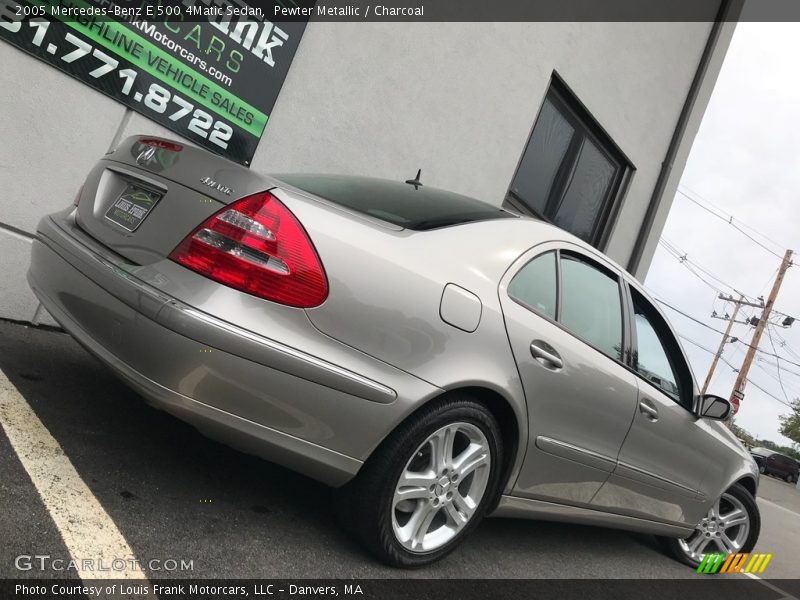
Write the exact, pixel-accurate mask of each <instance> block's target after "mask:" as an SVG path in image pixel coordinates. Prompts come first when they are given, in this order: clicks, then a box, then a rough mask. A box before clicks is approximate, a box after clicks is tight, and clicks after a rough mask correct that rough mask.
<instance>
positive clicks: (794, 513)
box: [758, 498, 800, 517]
mask: <svg viewBox="0 0 800 600" xmlns="http://www.w3.org/2000/svg"><path fill="white" fill-rule="evenodd" d="M758 502H763V503H764V504H769V505H770V506H774V507H775V508H779V509H781V510H783V511H786V512H788V513H789V514H791V515H794V516H795V517H800V513H798V512H795V511H793V510H792V509H790V508H786V507H785V506H781V505H780V504H775V503H774V502H770V501H769V500H765V499H764V498H759V499H758Z"/></svg>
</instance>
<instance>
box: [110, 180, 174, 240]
mask: <svg viewBox="0 0 800 600" xmlns="http://www.w3.org/2000/svg"><path fill="white" fill-rule="evenodd" d="M162 195H163V194H161V193H160V192H154V191H153V190H149V189H146V188H144V187H142V186H140V185H136V184H133V183H131V184H128V186H127V187H126V188H125V191H124V192H122V194H120V195H119V197H118V198H117V199H116V200H114V202H113V203H112V204H111V206H110V207H109V208H108V210H107V211H106V219H108V220H109V221H111V222H113V223H114V224H115V225H118V226H120V227H122V228H123V229H125V230H126V231H136V229H137V228H138V227H139V225H141V224H142V221H144V220H145V218H146V217H147V215H149V214H150V212H151V211H152V210H153V208H154V207H155V205H156V204H158V201H159V200H161V197H162Z"/></svg>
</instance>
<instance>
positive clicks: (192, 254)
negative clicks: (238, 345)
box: [169, 192, 328, 308]
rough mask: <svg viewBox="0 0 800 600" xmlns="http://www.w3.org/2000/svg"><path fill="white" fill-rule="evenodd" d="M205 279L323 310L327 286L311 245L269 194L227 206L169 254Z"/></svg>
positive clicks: (296, 223) (281, 206)
mask: <svg viewBox="0 0 800 600" xmlns="http://www.w3.org/2000/svg"><path fill="white" fill-rule="evenodd" d="M169 257H170V259H172V260H174V261H175V262H177V263H179V264H181V265H183V266H184V267H186V268H188V269H191V270H193V271H197V272H198V273H200V274H202V275H205V276H206V277H208V278H210V279H213V280H214V281H218V282H220V283H223V284H225V285H228V286H230V287H232V288H235V289H237V290H241V291H243V292H247V293H248V294H252V295H254V296H258V297H260V298H266V299H267V300H272V301H273V302H279V303H281V304H287V305H289V306H295V307H298V308H311V307H312V306H319V305H320V304H322V303H323V302H324V301H325V298H327V296H328V281H327V279H326V277H325V271H324V269H323V268H322V263H321V262H320V260H319V256H317V252H316V250H315V249H314V246H313V244H312V243H311V240H310V239H309V238H308V235H307V234H306V232H305V230H304V229H303V226H302V225H300V222H299V221H298V220H297V218H295V216H294V215H293V214H292V213H291V212H290V211H289V209H288V208H286V207H285V206H284V205H283V204H282V203H281V202H280V201H279V200H278V199H277V198H276V197H275V196H273V195H272V194H270V193H269V192H262V193H259V194H254V195H252V196H248V197H247V198H243V199H241V200H238V201H236V202H234V203H232V204H229V205H228V206H226V207H225V208H224V209H222V210H221V211H219V212H218V213H216V214H215V215H214V216H213V217H211V218H210V219H208V220H207V221H205V222H204V223H203V224H202V225H200V227H198V228H197V229H195V230H194V231H193V232H192V233H191V234H190V235H189V236H188V237H187V238H186V239H185V240H183V242H181V243H180V245H179V246H178V247H177V248H175V250H173V251H172V253H171V254H170V255H169Z"/></svg>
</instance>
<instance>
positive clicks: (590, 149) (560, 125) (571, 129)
mask: <svg viewBox="0 0 800 600" xmlns="http://www.w3.org/2000/svg"><path fill="white" fill-rule="evenodd" d="M629 169H630V164H629V163H628V161H627V160H626V159H625V157H624V155H623V154H622V153H621V152H620V151H619V149H618V148H617V147H616V145H615V144H614V142H613V141H612V140H611V139H610V138H609V137H608V136H607V135H606V134H605V133H604V132H603V130H602V129H601V128H600V126H599V125H598V124H597V122H596V121H595V120H594V119H593V118H592V117H591V115H590V114H589V113H588V112H587V111H586V109H584V108H583V107H582V106H581V104H580V102H578V100H577V99H576V98H575V97H574V96H573V95H572V94H571V93H570V91H569V90H568V89H567V87H566V86H565V85H564V84H563V83H561V82H560V81H559V80H558V79H553V81H552V83H551V85H550V90H549V91H548V93H547V97H546V98H545V100H544V104H543V105H542V108H541V110H540V111H539V117H538V118H537V120H536V124H535V125H534V127H533V131H532V133H531V137H530V139H529V140H528V145H527V147H526V148H525V151H524V152H523V155H522V159H521V160H520V163H519V166H518V167H517V173H516V174H515V175H514V180H513V181H512V183H511V187H510V188H509V190H508V194H507V196H506V201H505V204H506V206H507V207H509V208H511V209H512V210H516V211H518V212H521V213H523V214H529V215H533V216H536V217H539V218H542V219H544V220H546V221H550V222H551V223H553V224H555V225H557V226H559V227H561V228H562V229H565V230H567V231H569V232H570V233H572V234H574V235H576V236H578V237H579V238H581V239H582V240H584V241H586V242H589V243H590V244H593V245H594V246H598V247H599V246H601V245H603V244H604V243H605V240H606V236H607V233H608V231H609V229H610V226H611V225H612V224H613V218H614V214H615V212H616V208H617V206H618V204H619V196H620V190H621V187H622V181H623V179H624V178H625V176H626V173H627V171H628V170H629Z"/></svg>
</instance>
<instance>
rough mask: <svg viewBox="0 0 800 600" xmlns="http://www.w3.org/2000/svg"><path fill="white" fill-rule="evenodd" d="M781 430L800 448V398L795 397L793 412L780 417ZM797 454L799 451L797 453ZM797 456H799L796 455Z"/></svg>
mask: <svg viewBox="0 0 800 600" xmlns="http://www.w3.org/2000/svg"><path fill="white" fill-rule="evenodd" d="M780 421H781V428H780V432H781V433H782V434H783V435H785V436H786V437H787V438H789V439H790V440H792V441H793V442H794V443H795V446H796V447H798V448H800V398H795V399H794V402H792V412H791V413H790V414H788V415H782V416H781V417H780ZM796 454H797V453H796ZM795 458H798V457H797V456H795Z"/></svg>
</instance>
